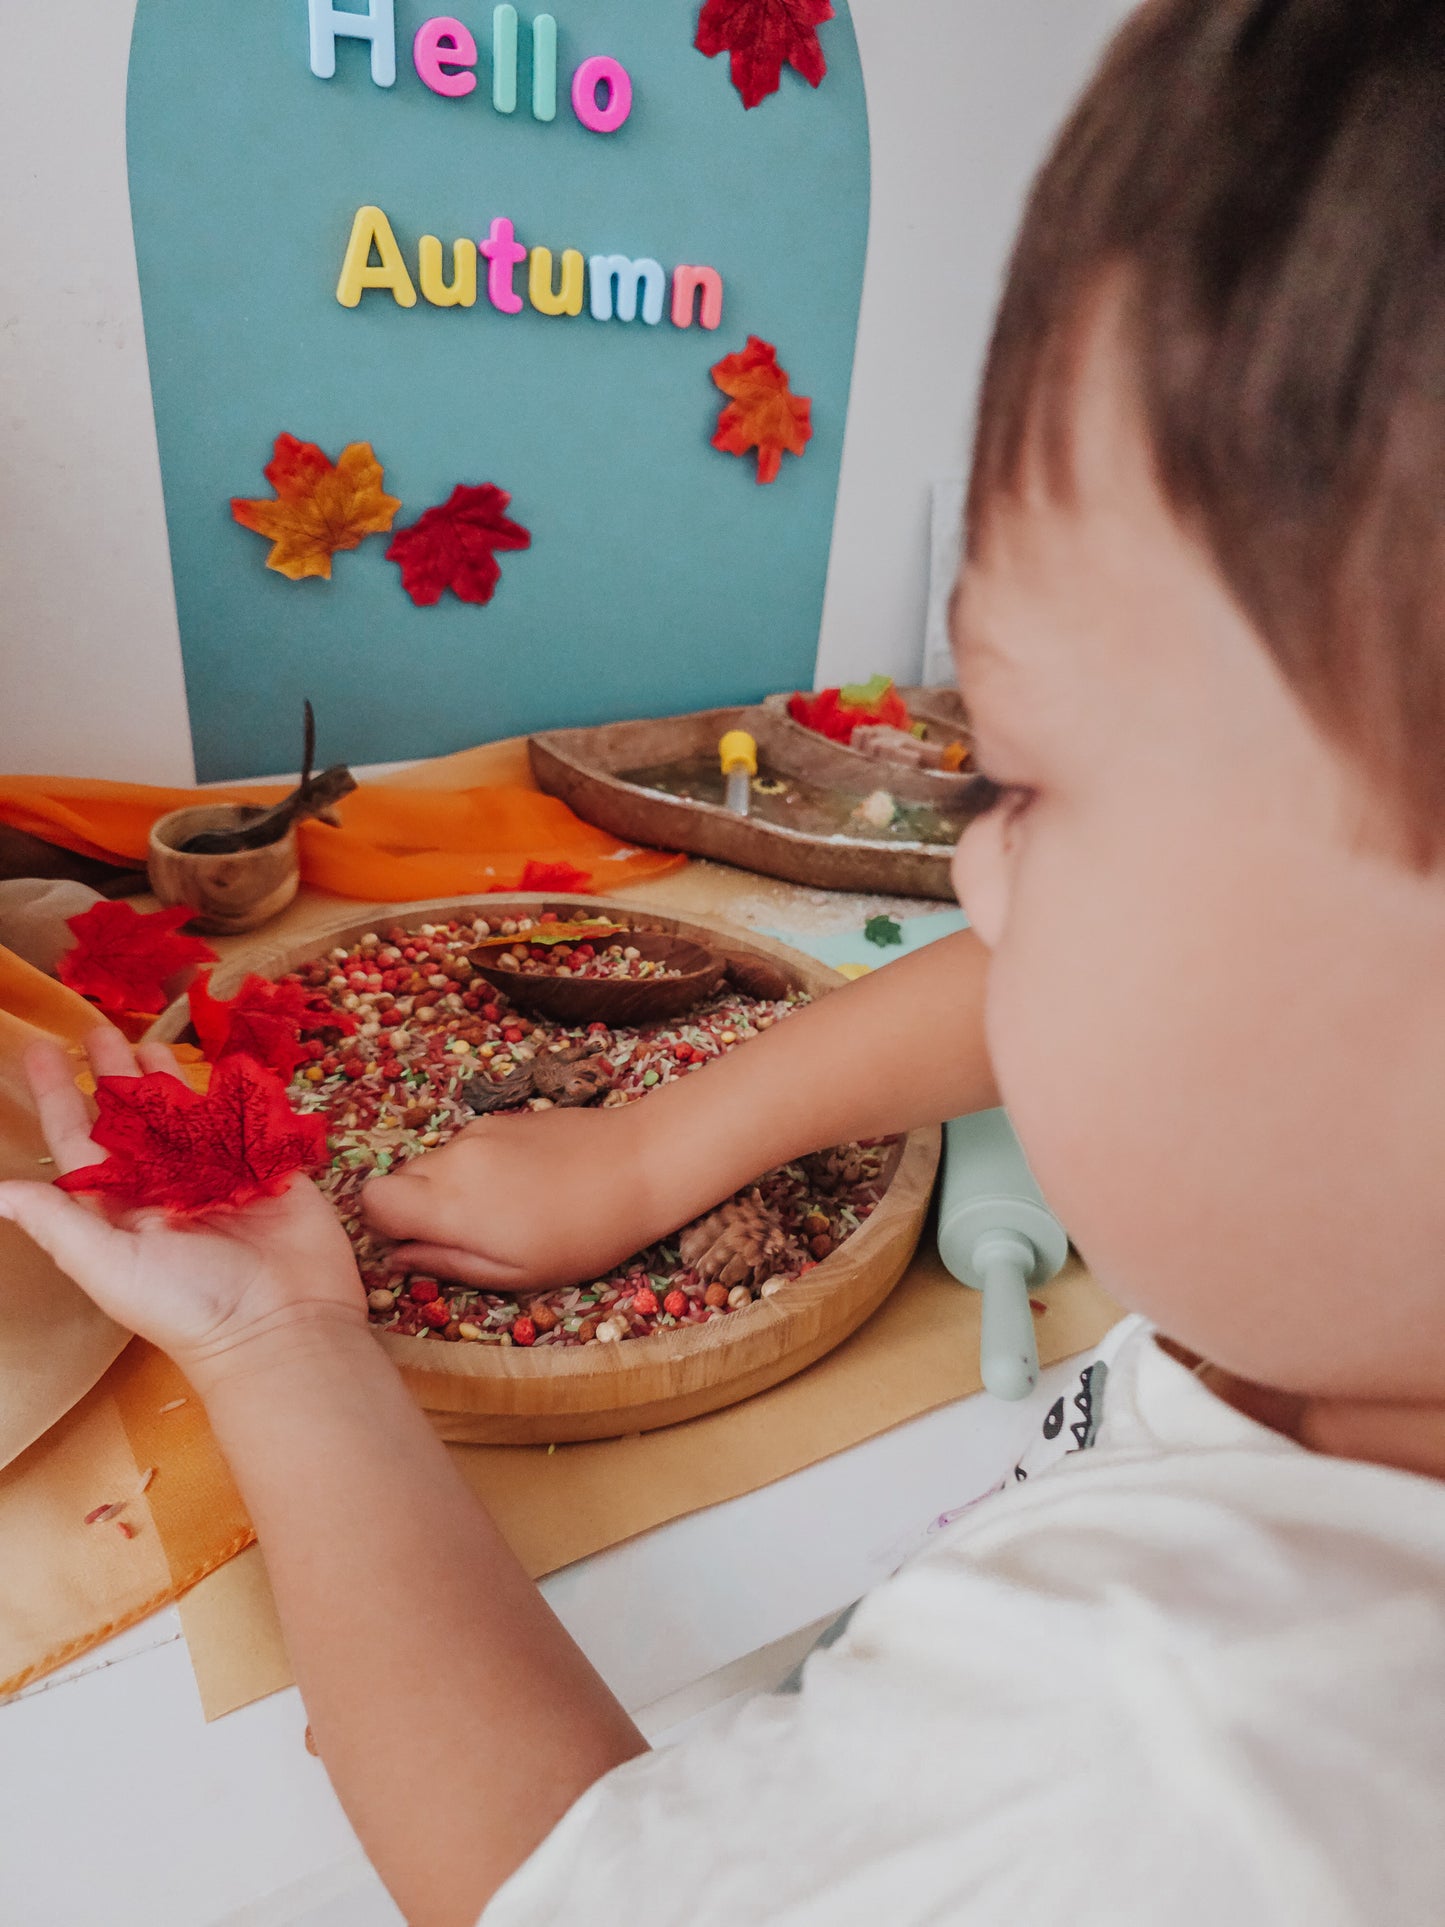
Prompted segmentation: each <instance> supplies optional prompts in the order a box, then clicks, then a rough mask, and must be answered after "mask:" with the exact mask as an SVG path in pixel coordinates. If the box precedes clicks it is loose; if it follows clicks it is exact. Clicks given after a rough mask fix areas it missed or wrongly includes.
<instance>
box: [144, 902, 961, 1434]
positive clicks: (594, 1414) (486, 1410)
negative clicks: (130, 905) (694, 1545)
mask: <svg viewBox="0 0 1445 1927" xmlns="http://www.w3.org/2000/svg"><path fill="white" fill-rule="evenodd" d="M577 910H590V911H593V912H595V913H596V914H597V915H599V916H604V915H605V916H608V917H612V918H615V920H616V921H617V922H619V923H623V924H626V925H628V926H629V927H630V928H633V929H635V930H638V931H644V930H645V931H648V932H655V933H658V934H659V935H662V936H665V937H669V938H672V939H676V940H681V941H683V942H686V943H688V944H694V945H697V946H698V947H699V948H701V949H705V950H708V951H711V952H714V953H716V954H717V955H719V956H722V957H725V958H726V959H727V964H728V969H729V974H730V975H731V976H732V977H733V978H734V981H739V980H740V979H741V978H742V977H743V976H745V974H746V972H747V970H748V966H749V965H750V964H752V965H754V966H756V967H758V968H759V969H760V971H761V973H762V976H763V977H764V978H765V979H766V980H767V981H768V982H769V983H771V984H774V985H776V983H777V982H778V973H781V976H782V978H783V979H784V980H785V982H786V984H787V986H788V987H789V988H794V989H799V990H806V991H808V992H809V993H810V994H811V995H813V996H822V995H824V994H826V993H827V992H828V991H830V990H833V989H835V988H836V987H837V986H838V985H840V984H841V983H842V982H843V979H842V978H841V977H840V976H839V975H838V973H837V972H836V971H834V970H829V969H828V968H827V967H826V966H825V965H823V964H820V963H817V962H815V961H814V959H813V958H811V957H808V956H805V955H804V954H803V953H802V952H800V951H797V950H793V949H791V948H789V947H788V946H786V945H784V944H779V943H773V942H771V941H769V940H768V939H767V938H764V937H758V936H755V935H753V934H752V933H751V932H748V933H743V932H742V931H738V930H734V929H732V928H730V927H729V926H727V925H723V924H716V923H711V922H707V921H705V920H703V919H701V918H688V919H682V918H676V917H668V916H664V915H662V914H660V913H656V912H652V911H643V910H640V909H639V908H638V907H637V906H636V905H629V904H624V903H618V902H611V901H606V900H603V899H599V898H590V897H547V896H536V895H514V896H506V897H501V896H485V897H463V898H453V899H449V900H448V901H445V902H438V903H418V904H407V905H400V906H391V905H388V906H386V907H385V908H384V909H380V910H376V909H373V910H372V911H371V912H370V913H369V914H367V915H353V916H351V917H349V918H345V919H342V920H339V921H338V922H336V923H334V924H330V925H328V926H327V927H325V928H323V929H320V930H316V931H313V932H311V933H310V934H309V935H308V936H307V937H306V938H305V939H304V940H301V941H293V942H291V943H289V944H278V943H276V942H275V941H274V940H271V941H268V940H266V939H265V938H259V939H258V940H257V941H256V942H254V943H252V944H248V945H246V946H244V947H242V948H237V949H235V950H232V951H231V952H230V954H229V955H228V956H227V958H226V961H225V962H224V963H222V964H220V965H218V966H217V968H216V971H215V976H214V984H213V988H214V990H215V993H216V995H217V996H221V997H229V996H232V995H234V993H235V992H236V990H237V989H238V988H239V987H240V984H241V981H242V979H243V978H244V977H245V976H246V975H247V973H248V972H252V971H254V972H255V973H256V974H257V975H259V976H262V977H268V978H275V977H280V976H282V975H284V974H285V973H286V972H287V971H289V970H294V969H295V968H296V967H297V966H298V965H300V964H303V963H308V962H310V961H311V960H312V959H313V958H316V957H321V956H325V955H326V953H327V952H328V951H329V950H330V949H331V948H332V947H333V946H335V945H338V944H345V945H348V946H349V945H351V944H352V943H354V942H355V941H356V940H357V939H358V938H359V937H361V936H363V935H365V933H366V932H367V931H369V930H374V929H375V928H376V927H377V922H378V919H380V920H381V921H382V922H383V923H384V924H385V925H386V926H388V927H389V926H390V925H392V924H400V925H402V926H403V927H404V928H406V929H413V928H415V927H416V926H417V925H419V924H422V923H436V922H442V921H450V920H452V919H454V918H461V917H464V916H465V917H476V916H487V917H498V916H502V917H507V916H531V917H538V916H540V915H541V914H542V912H543V911H555V912H556V913H557V915H558V916H562V917H570V916H571V915H572V914H573V913H574V912H575V911H577ZM189 1021H190V1011H189V1006H188V1004H187V1002H186V1000H185V999H184V998H181V999H178V1000H177V1002H175V1003H173V1004H172V1005H171V1006H170V1008H169V1009H168V1010H167V1011H165V1012H164V1013H163V1015H162V1016H160V1017H158V1018H157V1019H156V1022H155V1023H154V1024H153V1025H152V1027H151V1030H150V1032H149V1035H150V1036H151V1037H152V1038H155V1039H159V1040H161V1041H163V1042H166V1043H176V1042H178V1041H180V1040H181V1039H182V1038H183V1037H184V1036H185V1034H186V1032H187V1026H188V1024H189ZM744 1048H746V1047H745V1046H744ZM700 1075H704V1076H705V1075H706V1072H702V1073H700ZM641 1101H642V1102H643V1103H646V1102H647V1101H648V1100H647V1099H646V1098H643V1099H642V1100H641ZM940 1146H941V1134H940V1133H939V1132H938V1131H937V1130H924V1131H914V1132H912V1133H911V1134H910V1135H909V1136H908V1137H907V1138H905V1139H903V1140H901V1141H900V1142H899V1143H898V1144H897V1145H896V1146H895V1147H894V1149H893V1151H892V1152H891V1154H890V1158H889V1162H888V1165H887V1166H886V1167H885V1189H884V1191H883V1194H882V1197H881V1199H880V1201H879V1203H878V1206H877V1209H876V1210H875V1211H874V1212H873V1214H872V1216H871V1217H869V1218H868V1219H867V1220H866V1221H865V1222H864V1223H863V1224H862V1225H861V1226H860V1228H859V1229H858V1230H857V1231H855V1232H854V1233H853V1235H852V1236H851V1237H850V1238H848V1239H847V1240H846V1241H845V1242H844V1243H843V1244H841V1245H840V1246H839V1247H838V1249H837V1250H836V1251H834V1252H833V1253H832V1254H831V1256H829V1257H827V1258H825V1259H823V1261H822V1262H821V1263H820V1264H817V1265H815V1266H814V1267H813V1269H812V1270H811V1271H809V1272H808V1273H806V1275H805V1276H803V1277H801V1278H797V1279H794V1280H793V1281H792V1282H791V1283H790V1284H789V1285H788V1287H787V1289H786V1290H785V1291H782V1292H779V1293H778V1294H777V1296H776V1297H772V1298H764V1299H759V1300H758V1301H757V1302H756V1303H755V1304H753V1305H751V1306H750V1307H748V1308H747V1309H746V1310H745V1311H741V1312H736V1313H733V1314H731V1315H729V1316H728V1317H726V1318H720V1319H715V1320H713V1321H712V1322H710V1323H708V1324H705V1325H696V1326H689V1327H687V1328H679V1329H677V1330H675V1331H663V1332H658V1333H655V1334H653V1335H652V1336H650V1337H646V1338H640V1339H636V1340H634V1341H632V1342H631V1343H627V1344H620V1345H587V1346H584V1347H579V1348H574V1349H568V1350H550V1349H548V1350H542V1351H527V1350H524V1349H522V1348H520V1347H516V1346H513V1347H509V1348H505V1349H504V1348H502V1347H500V1346H491V1345H486V1346H484V1345H445V1344H439V1343H437V1342H436V1341H435V1340H434V1339H427V1338H406V1337H402V1336H401V1335H400V1334H398V1333H395V1332H389V1331H379V1332H378V1333H377V1342H378V1344H380V1345H381V1346H382V1348H383V1349H384V1350H385V1351H386V1352H387V1354H388V1355H389V1356H390V1357H391V1358H392V1359H393V1360H394V1361H395V1363H396V1365H397V1366H398V1367H399V1369H400V1371H401V1374H402V1377H403V1378H404V1379H405V1380H406V1381H407V1383H408V1385H409V1386H410V1387H411V1390H412V1392H413V1393H414V1394H415V1396H416V1398H417V1399H418V1400H419V1402H420V1403H421V1404H422V1405H423V1406H424V1407H426V1409H427V1410H428V1411H429V1412H430V1413H431V1415H432V1419H433V1423H434V1424H435V1425H436V1427H437V1429H438V1430H439V1431H440V1433H441V1435H442V1436H443V1437H444V1438H448V1439H455V1440H459V1441H463V1442H466V1443H471V1444H479V1445H530V1444H538V1443H541V1444H549V1443H553V1442H564V1441H571V1440H576V1439H599V1438H616V1437H620V1436H623V1435H625V1434H629V1433H632V1432H644V1431H651V1430H653V1429H654V1428H656V1427H658V1426H663V1425H674V1424H677V1423H678V1422H679V1421H681V1420H683V1419H689V1418H696V1417H698V1416H699V1415H700V1414H702V1413H704V1412H713V1411H717V1410H718V1409H719V1408H720V1407H722V1406H725V1405H732V1404H736V1403H737V1402H738V1400H740V1399H744V1398H750V1397H751V1396H752V1395H753V1393H754V1392H761V1391H766V1390H767V1389H768V1387H770V1386H773V1385H777V1384H779V1383H781V1381H782V1380H784V1379H786V1378H791V1377H792V1376H793V1374H794V1373H795V1372H800V1371H802V1370H803V1369H804V1367H805V1366H808V1365H811V1364H812V1363H813V1362H814V1360H815V1359H819V1358H822V1357H823V1356H824V1355H825V1354H826V1353H828V1352H830V1351H832V1350H833V1349H834V1347H835V1346H837V1345H840V1344H841V1343H842V1342H843V1340H844V1339H845V1338H847V1337H849V1336H850V1334H851V1333H853V1332H854V1331H856V1330H857V1329H858V1327H859V1326H860V1325H861V1324H863V1323H864V1321H865V1320H866V1319H867V1318H869V1317H871V1315H872V1314H873V1313H874V1312H875V1311H876V1310H877V1309H878V1307H879V1306H880V1305H881V1304H882V1303H883V1301H884V1299H885V1298H887V1296H888V1294H889V1293H890V1292H891V1291H892V1290H893V1288H894V1286H895V1285H896V1284H897V1283H898V1281H899V1279H900V1278H902V1276H903V1274H904V1272H905V1271H906V1270H907V1268H908V1264H909V1261H910V1260H911V1258H912V1256H913V1252H914V1249H915V1247H916V1246H917V1243H918V1240H919V1237H920V1235H921V1234H922V1230H923V1225H924V1221H925V1219H926V1217H927V1213H928V1204H929V1199H930V1197H931V1195H932V1191H933V1181H934V1177H935V1174H936V1172H937V1169H938V1160H939V1153H940Z"/></svg>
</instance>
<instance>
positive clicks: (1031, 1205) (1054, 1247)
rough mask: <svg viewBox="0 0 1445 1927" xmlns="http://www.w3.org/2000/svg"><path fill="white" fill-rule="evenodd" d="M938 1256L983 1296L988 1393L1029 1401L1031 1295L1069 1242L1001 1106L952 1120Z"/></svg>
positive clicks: (1033, 1352) (1035, 1356)
mask: <svg viewBox="0 0 1445 1927" xmlns="http://www.w3.org/2000/svg"><path fill="white" fill-rule="evenodd" d="M938 1253H939V1256H940V1257H941V1258H942V1259H943V1262H944V1264H945V1265H947V1267H948V1269H949V1270H950V1271H951V1272H952V1273H953V1275H954V1277H955V1278H957V1279H958V1281H959V1283H960V1284H963V1285H967V1286H969V1288H970V1289H971V1290H973V1291H978V1292H982V1294H983V1335H982V1338H981V1340H980V1344H979V1352H980V1358H981V1362H982V1365H983V1383H984V1388H985V1390H986V1391H990V1392H992V1393H993V1395H994V1397H995V1398H1007V1399H1019V1398H1027V1397H1028V1395H1029V1393H1030V1392H1031V1391H1032V1390H1033V1388H1034V1386H1035V1385H1036V1384H1037V1383H1038V1378H1039V1350H1038V1344H1037V1342H1036V1340H1035V1338H1034V1320H1033V1313H1032V1311H1031V1310H1030V1308H1029V1292H1030V1291H1031V1290H1032V1289H1035V1288H1036V1287H1037V1286H1039V1285H1043V1284H1047V1283H1048V1281H1049V1279H1050V1278H1052V1277H1054V1276H1055V1275H1056V1273H1058V1272H1059V1271H1060V1270H1061V1269H1062V1267H1063V1263H1064V1260H1065V1258H1067V1257H1068V1255H1069V1240H1068V1235H1067V1233H1066V1232H1065V1230H1064V1228H1063V1226H1062V1225H1061V1224H1060V1223H1059V1221H1058V1219H1057V1218H1056V1217H1055V1216H1054V1215H1053V1213H1052V1212H1051V1211H1050V1210H1049V1208H1048V1206H1047V1205H1046V1204H1045V1203H1044V1200H1043V1195H1042V1193H1041V1192H1040V1190H1039V1187H1038V1186H1037V1184H1035V1182H1034V1178H1033V1173H1032V1172H1031V1171H1030V1170H1029V1167H1028V1164H1027V1162H1026V1161H1025V1159H1024V1154H1023V1150H1022V1148H1021V1147H1020V1145H1019V1141H1018V1139H1017V1138H1016V1137H1015V1136H1014V1130H1013V1126H1012V1125H1011V1124H1010V1123H1009V1121H1008V1118H1007V1117H1006V1116H1005V1114H1004V1113H1003V1112H1002V1111H979V1112H977V1113H976V1114H975V1115H974V1116H972V1117H959V1118H955V1119H954V1120H953V1122H952V1123H951V1124H949V1125H948V1126H947V1127H946V1132H945V1139H944V1151H943V1192H942V1197H941V1199H940V1202H939V1209H938Z"/></svg>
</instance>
